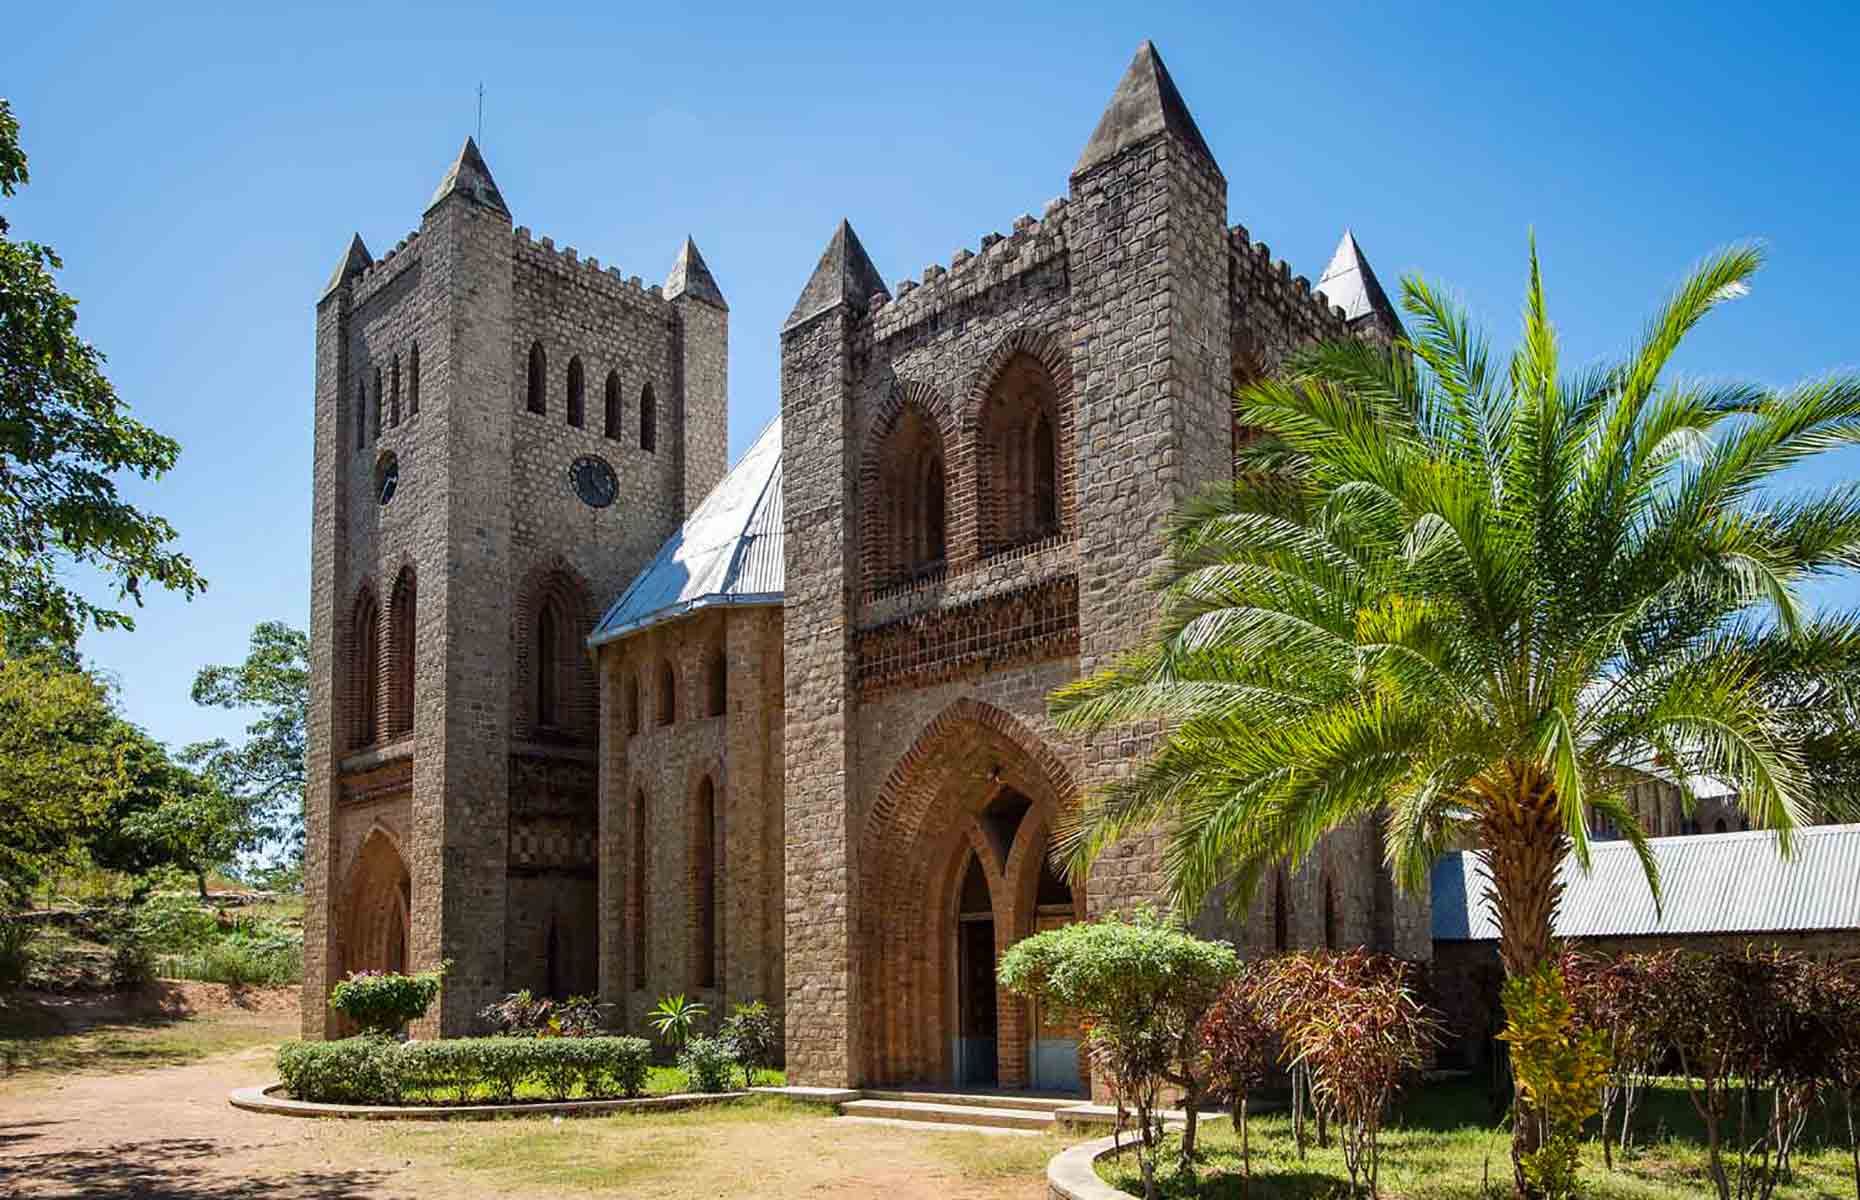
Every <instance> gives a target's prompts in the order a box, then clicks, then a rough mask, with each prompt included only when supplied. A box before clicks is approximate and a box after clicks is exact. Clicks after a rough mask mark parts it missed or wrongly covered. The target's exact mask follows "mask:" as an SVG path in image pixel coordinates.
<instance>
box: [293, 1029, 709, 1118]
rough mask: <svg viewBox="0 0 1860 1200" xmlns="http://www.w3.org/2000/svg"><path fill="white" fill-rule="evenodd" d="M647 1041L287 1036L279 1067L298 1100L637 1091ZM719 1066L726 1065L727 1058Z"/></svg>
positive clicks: (646, 1066) (504, 1098) (645, 1067)
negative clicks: (537, 1089)
mask: <svg viewBox="0 0 1860 1200" xmlns="http://www.w3.org/2000/svg"><path fill="white" fill-rule="evenodd" d="M651 1059H652V1046H651V1044H650V1043H648V1042H647V1041H646V1039H645V1038H637V1037H590V1038H522V1037H485V1038H446V1039H441V1040H439V1041H431V1042H406V1043H401V1042H397V1041H395V1040H394V1039H393V1038H391V1037H389V1036H387V1035H385V1034H380V1033H371V1034H362V1035H360V1036H358V1037H352V1038H344V1039H342V1040H341V1041H333V1042H291V1043H287V1044H286V1045H285V1046H283V1047H281V1048H280V1049H279V1051H278V1073H279V1075H280V1077H281V1078H282V1079H283V1080H284V1083H285V1086H287V1087H288V1088H289V1089H290V1091H291V1094H292V1095H293V1096H295V1097H297V1098H298V1099H300V1100H311V1101H321V1102H330V1103H343V1104H396V1103H400V1102H401V1101H403V1100H405V1099H407V1098H409V1097H423V1098H426V1099H434V1098H437V1097H438V1096H440V1095H441V1094H449V1095H450V1096H454V1097H456V1098H458V1099H460V1100H470V1099H472V1098H474V1097H475V1096H479V1095H483V1096H485V1097H487V1098H489V1099H491V1100H494V1101H499V1102H508V1101H510V1100H512V1099H514V1098H515V1097H516V1094H517V1091H518V1089H519V1088H521V1087H522V1086H523V1085H524V1084H526V1083H535V1084H538V1085H540V1086H541V1087H542V1088H543V1089H544V1090H545V1091H546V1092H547V1093H548V1094H549V1095H550V1096H551V1097H552V1098H554V1099H557V1100H566V1099H569V1098H570V1097H572V1096H574V1095H575V1094H576V1093H577V1092H579V1093H580V1094H581V1095H582V1096H583V1097H587V1098H590V1099H592V1098H600V1097H608V1096H626V1097H628V1098H631V1097H635V1096H638V1095H639V1094H640V1093H641V1092H642V1091H644V1090H645V1084H646V1077H647V1073H648V1071H649V1070H650V1065H651ZM731 1065H733V1064H727V1065H726V1066H725V1067H724V1070H725V1072H726V1078H727V1073H728V1071H729V1069H730V1066H731Z"/></svg>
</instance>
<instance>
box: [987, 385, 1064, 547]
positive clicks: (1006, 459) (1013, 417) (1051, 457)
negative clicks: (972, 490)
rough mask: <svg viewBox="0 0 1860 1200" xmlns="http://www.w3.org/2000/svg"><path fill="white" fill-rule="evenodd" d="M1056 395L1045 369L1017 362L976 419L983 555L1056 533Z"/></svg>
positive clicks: (1058, 503)
mask: <svg viewBox="0 0 1860 1200" xmlns="http://www.w3.org/2000/svg"><path fill="white" fill-rule="evenodd" d="M1059 428H1060V426H1059V394H1058V391H1057V390H1056V389H1055V387H1054V385H1053V378H1052V376H1051V374H1049V373H1048V372H1047V369H1046V366H1045V365H1044V364H1043V363H1041V362H1040V360H1039V359H1037V358H1035V357H1034V356H1033V355H1031V354H1017V355H1015V356H1014V357H1013V358H1012V359H1010V360H1008V363H1007V365H1006V366H1004V367H1002V369H1001V372H1000V374H998V375H997V376H996V377H995V382H994V386H993V387H991V388H990V389H989V392H988V397H987V399H986V400H985V401H984V402H983V407H982V413H981V430H980V434H981V436H980V444H979V446H978V449H979V451H980V454H979V456H978V461H977V464H976V465H977V471H978V476H977V483H978V487H979V489H980V493H981V494H980V497H979V501H980V503H979V505H978V508H977V513H976V515H977V518H978V520H979V522H980V525H981V536H982V552H983V553H984V554H989V553H994V552H995V551H999V550H1006V549H1011V548H1012V547H1015V546H1019V545H1024V544H1025V543H1027V542H1032V541H1038V540H1039V539H1041V538H1046V537H1051V536H1052V535H1054V534H1056V533H1058V532H1059V527H1060V513H1061V509H1062V498H1061V496H1060V482H1061V479H1062V476H1061V473H1060V470H1059V440H1058V435H1059Z"/></svg>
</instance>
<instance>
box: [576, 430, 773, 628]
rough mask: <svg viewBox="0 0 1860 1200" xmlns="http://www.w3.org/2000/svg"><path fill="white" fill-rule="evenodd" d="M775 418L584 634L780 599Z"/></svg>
mask: <svg viewBox="0 0 1860 1200" xmlns="http://www.w3.org/2000/svg"><path fill="white" fill-rule="evenodd" d="M781 522H782V507H781V418H779V417H777V418H776V419H775V420H774V421H773V422H771V423H770V424H769V427H768V428H767V429H764V430H763V431H762V436H761V437H758V438H757V439H756V442H755V445H753V446H751V447H750V448H749V453H747V454H745V455H743V457H742V460H741V461H739V462H738V463H737V464H736V466H735V467H733V468H731V470H730V473H729V474H727V475H725V476H724V477H723V479H722V480H721V481H720V482H719V483H718V484H717V486H716V487H715V488H713V489H711V493H710V495H708V496H706V497H704V502H703V503H702V504H699V505H698V506H697V509H696V510H695V511H694V512H692V514H691V516H690V517H688V518H687V519H686V520H685V523H684V527H683V528H682V529H680V530H679V531H678V532H677V533H675V534H673V535H672V536H671V538H670V539H669V540H667V541H666V543H665V545H663V546H661V547H659V553H658V554H657V555H656V556H655V557H654V558H653V560H652V562H651V563H649V564H647V566H646V569H645V570H643V571H641V572H640V573H639V575H638V576H636V577H635V578H634V580H633V582H632V583H631V584H628V585H627V589H626V591H624V592H622V593H620V598H619V599H618V600H616V601H614V604H613V607H612V608H609V609H608V610H607V615H606V616H604V617H602V618H601V622H600V624H598V625H596V626H595V627H594V632H593V634H591V635H590V636H589V638H588V645H590V646H598V645H600V644H602V643H603V642H611V641H613V640H614V639H616V638H621V637H625V636H626V635H627V634H629V633H634V632H636V631H638V630H641V629H645V628H646V627H647V626H650V625H656V624H658V623H659V622H660V621H668V620H671V619H672V618H673V617H680V616H683V615H685V614H686V613H690V612H696V611H697V610H699V609H703V608H712V607H715V606H718V605H724V604H780V603H781V599H782V588H783V583H784V572H783V565H782V537H781Z"/></svg>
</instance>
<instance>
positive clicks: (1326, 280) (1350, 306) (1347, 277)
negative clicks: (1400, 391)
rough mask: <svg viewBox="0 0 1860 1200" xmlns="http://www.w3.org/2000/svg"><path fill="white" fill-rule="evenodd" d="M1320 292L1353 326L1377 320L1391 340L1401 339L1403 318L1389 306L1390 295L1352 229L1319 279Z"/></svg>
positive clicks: (1340, 243)
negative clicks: (1377, 276) (1366, 320)
mask: <svg viewBox="0 0 1860 1200" xmlns="http://www.w3.org/2000/svg"><path fill="white" fill-rule="evenodd" d="M1317 290H1318V291H1320V292H1323V293H1324V299H1326V300H1328V301H1330V302H1331V303H1332V304H1334V305H1336V306H1337V307H1338V308H1341V309H1342V310H1343V315H1344V317H1345V319H1347V320H1348V321H1349V322H1350V324H1352V325H1355V324H1357V323H1358V322H1359V321H1362V320H1364V319H1366V318H1375V319H1376V320H1378V321H1380V322H1381V323H1382V326H1383V329H1384V331H1385V332H1386V333H1387V334H1388V335H1389V336H1390V337H1398V336H1400V334H1401V318H1400V317H1398V316H1396V315H1395V306H1394V305H1393V304H1390V303H1389V297H1388V293H1387V292H1385V291H1383V290H1382V283H1381V281H1380V280H1378V279H1377V278H1376V273H1375V272H1374V271H1372V270H1370V269H1369V260H1368V259H1367V258H1364V257H1363V248H1362V247H1361V246H1359V245H1357V244H1356V235H1355V234H1354V233H1352V232H1350V231H1349V230H1348V229H1346V230H1344V231H1343V240H1342V241H1340V242H1338V243H1337V252H1336V253H1335V254H1333V255H1331V256H1330V265H1329V266H1328V267H1325V268H1324V274H1323V275H1322V276H1321V277H1320V278H1319V279H1318V282H1317Z"/></svg>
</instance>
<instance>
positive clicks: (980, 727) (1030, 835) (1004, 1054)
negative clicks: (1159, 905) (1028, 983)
mask: <svg viewBox="0 0 1860 1200" xmlns="http://www.w3.org/2000/svg"><path fill="white" fill-rule="evenodd" d="M1077 796H1078V787H1077V784H1076V782H1075V781H1074V776H1073V773H1072V771H1071V769H1070V768H1069V767H1068V766H1067V765H1066V763H1065V761H1064V760H1063V759H1062V758H1061V757H1060V756H1059V755H1058V754H1057V753H1056V752H1054V750H1053V749H1052V748H1051V747H1050V746H1048V745H1046V743H1044V742H1043V741H1042V740H1041V739H1040V738H1039V737H1038V736H1036V735H1035V734H1033V733H1032V732H1031V731H1030V730H1028V729H1027V727H1026V726H1025V725H1023V724H1022V723H1021V722H1020V721H1019V720H1017V719H1016V718H1014V717H1013V716H1011V715H1010V714H1008V713H1007V712H1005V711H1003V710H1001V709H999V708H996V707H994V706H993V705H990V704H987V703H984V702H982V701H979V700H974V699H971V698H968V697H963V698H961V699H959V700H956V701H955V702H953V703H952V704H950V705H949V706H948V707H947V708H945V709H944V710H943V712H942V713H941V714H939V715H938V716H937V717H936V718H935V719H933V720H932V721H931V722H930V723H929V724H928V725H927V726H925V728H924V729H923V731H922V732H921V733H920V734H919V735H918V737H917V739H916V741H915V742H914V743H913V744H912V746H911V748H910V749H909V750H908V751H906V753H905V754H904V755H903V757H901V758H900V759H899V760H898V762H897V765H896V766H895V767H893V768H892V770H891V773H890V774H889V775H888V776H886V778H885V781H884V783H883V784H882V785H881V786H880V788H879V791H878V796H877V798H876V800H875V801H874V802H873V804H872V807H871V810H870V812H868V813H867V814H866V817H865V820H864V823H863V826H862V829H861V835H860V842H859V853H858V862H859V863H860V875H859V896H860V901H861V902H860V905H859V912H860V919H859V925H858V951H859V972H860V976H861V984H860V990H861V993H862V995H863V996H864V997H866V1007H865V1022H864V1026H863V1042H864V1045H863V1047H862V1050H863V1059H864V1064H865V1069H864V1075H865V1076H866V1078H867V1079H868V1080H870V1081H913V1080H915V1081H927V1080H932V1079H948V1078H950V1077H951V1076H952V1073H953V1072H954V1070H955V1064H954V1063H953V1062H952V1060H951V1056H950V1041H951V1038H952V1037H954V1036H955V1035H956V1033H957V1031H958V1021H959V1018H958V1013H957V1011H956V1005H955V1003H954V1002H953V1001H954V997H955V973H956V972H957V969H958V966H959V963H958V961H957V958H956V952H955V949H954V945H955V942H956V939H955V938H954V937H953V936H952V934H953V932H954V922H955V920H956V917H957V914H958V911H959V909H960V907H961V905H960V903H959V901H960V895H961V888H962V882H963V879H964V877H965V874H966V873H967V871H968V870H969V868H970V866H971V864H977V863H979V865H980V868H981V870H982V873H983V877H984V878H985V879H986V881H987V885H988V894H989V904H990V907H991V910H992V914H991V915H992V920H993V923H994V943H995V955H996V958H997V959H998V958H999V955H1000V953H1001V952H1002V951H1004V950H1006V949H1007V948H1008V947H1009V946H1011V945H1013V943H1014V942H1015V941H1018V940H1019V939H1020V938H1022V937H1025V936H1027V934H1029V933H1031V932H1033V929H1034V927H1035V918H1036V915H1037V901H1038V895H1039V880H1040V875H1041V869H1040V868H1041V864H1042V862H1043V860H1044V856H1045V851H1046V845H1047V834H1048V831H1049V830H1050V828H1051V826H1052V822H1053V818H1054V817H1055V815H1056V814H1057V813H1058V811H1059V810H1060V808H1061V807H1062V806H1065V805H1071V804H1074V803H1076V802H1077ZM1073 902H1074V910H1073V916H1074V917H1075V918H1076V917H1083V915H1084V913H1085V907H1084V897H1083V895H1075V896H1074V897H1073ZM988 969H989V970H990V971H991V972H992V964H989V965H988ZM995 1011H996V1022H997V1027H996V1029H995V1030H994V1031H992V1032H993V1035H994V1038H995V1043H996V1055H997V1062H998V1070H999V1080H1000V1082H1001V1083H1002V1084H1003V1085H1004V1086H1015V1085H1022V1084H1025V1083H1026V1081H1027V1073H1026V1066H1027V1050H1028V1038H1029V1036H1030V1034H1029V1031H1030V1029H1031V1027H1032V1025H1031V1021H1032V1011H1031V1007H1030V1006H1029V1005H1028V1004H1027V1003H1025V1002H1023V1001H1020V1000H1018V999H1016V998H1014V997H1011V996H1009V995H1007V994H1006V993H998V994H997V996H996V999H995Z"/></svg>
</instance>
